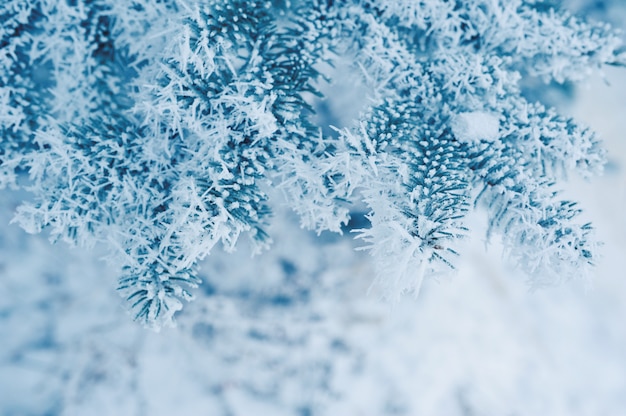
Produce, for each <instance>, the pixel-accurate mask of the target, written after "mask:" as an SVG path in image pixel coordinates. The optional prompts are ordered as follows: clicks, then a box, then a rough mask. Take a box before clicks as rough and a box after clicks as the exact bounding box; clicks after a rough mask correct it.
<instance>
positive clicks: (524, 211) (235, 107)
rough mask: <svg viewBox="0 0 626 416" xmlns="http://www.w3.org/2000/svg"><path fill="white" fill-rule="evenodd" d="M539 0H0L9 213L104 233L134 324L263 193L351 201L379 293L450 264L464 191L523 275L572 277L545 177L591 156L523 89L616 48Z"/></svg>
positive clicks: (164, 308) (566, 218) (573, 227)
mask: <svg viewBox="0 0 626 416" xmlns="http://www.w3.org/2000/svg"><path fill="white" fill-rule="evenodd" d="M550 4H551V2H541V1H531V0H511V1H504V0H502V1H500V0H489V1H486V0H458V1H454V2H450V1H447V0H426V1H399V2H398V1H370V0H340V1H322V0H314V1H299V0H297V1H291V2H290V1H274V2H270V1H243V0H219V1H218V0H203V1H199V0H190V1H184V2H183V1H178V0H164V1H157V2H155V1H148V0H99V1H86V0H79V1H73V2H68V1H65V0H44V1H23V0H6V1H3V2H2V5H0V21H1V22H3V24H2V27H1V28H0V133H1V136H2V142H0V188H4V187H7V186H18V184H20V185H23V186H25V187H26V189H28V190H29V191H31V192H32V196H33V197H32V199H31V200H29V201H26V202H24V204H23V205H22V206H20V207H19V208H18V210H17V214H16V218H15V221H16V222H18V223H19V224H21V225H22V226H23V227H24V228H25V229H27V230H28V231H30V232H37V231H41V230H43V229H47V230H48V231H49V233H50V236H51V238H52V239H54V240H56V239H60V240H64V241H67V242H69V243H71V244H80V245H93V244H95V243H96V242H100V243H103V244H105V245H106V246H108V247H109V248H110V251H111V257H112V259H113V264H115V265H116V266H117V267H119V270H120V276H121V277H120V280H119V284H118V288H119V290H120V293H121V294H122V296H123V297H124V298H125V299H126V301H127V302H128V305H129V309H130V310H132V313H133V315H134V316H135V318H136V319H138V320H140V321H142V322H143V323H144V324H146V325H148V326H151V327H155V328H158V327H160V326H162V325H168V324H172V323H173V321H172V319H173V318H172V317H173V315H174V313H175V312H176V311H177V310H179V309H180V307H181V302H180V300H190V299H192V297H193V296H192V289H193V288H194V287H196V286H197V285H198V283H199V280H198V278H197V274H196V265H197V262H198V261H199V260H201V259H203V258H204V257H205V256H207V255H209V254H210V252H211V250H212V249H213V248H214V247H215V246H216V245H218V244H219V245H222V246H223V247H225V248H226V249H227V250H234V249H235V248H236V246H237V243H238V241H239V240H240V237H242V236H247V238H248V239H249V241H250V242H251V244H252V246H253V248H254V251H255V252H260V251H261V250H263V249H265V248H267V247H268V246H269V245H270V244H271V237H270V235H268V233H267V231H266V229H267V224H268V222H269V221H270V218H271V213H272V209H273V207H275V206H276V204H280V203H282V202H281V201H277V198H276V197H275V196H272V197H271V198H270V195H274V194H275V192H274V190H280V191H282V193H283V195H284V196H285V197H286V200H287V202H288V204H289V205H290V206H291V207H292V208H293V210H294V211H295V212H296V213H297V214H298V215H299V216H300V218H301V223H302V225H304V226H306V227H308V228H311V229H314V230H315V231H317V232H318V233H320V232H322V231H335V232H341V231H342V230H344V229H345V228H346V225H347V224H348V222H349V219H350V216H351V214H352V213H354V212H356V211H363V210H365V211H366V218H368V219H369V226H366V227H363V229H360V230H358V232H359V238H361V239H362V240H363V241H364V242H365V243H366V247H367V248H368V249H369V250H370V251H371V253H372V255H373V256H374V258H375V259H376V263H377V267H378V280H377V282H379V283H380V284H381V285H382V286H383V287H384V288H385V293H386V294H387V295H388V296H390V297H395V296H397V295H398V294H399V293H402V292H406V291H416V290H418V288H419V285H420V284H421V281H422V279H423V278H424V277H426V276H429V275H432V274H433V273H439V272H445V271H446V270H448V269H449V268H450V267H453V264H454V262H455V257H456V256H457V247H456V245H457V242H458V241H459V239H460V238H462V237H463V235H464V234H465V233H466V231H467V228H466V227H467V226H466V224H465V218H466V216H467V214H468V212H469V211H470V209H473V208H474V207H482V208H484V209H485V210H486V211H487V215H488V217H489V234H491V233H500V234H502V236H503V240H504V242H505V245H506V247H507V249H508V251H509V253H510V258H511V259H513V261H515V262H518V263H519V265H520V267H521V268H523V269H524V270H526V271H527V272H529V273H530V275H531V277H532V278H533V280H534V281H536V282H538V283H544V282H551V281H554V280H559V279H561V278H563V277H567V276H571V275H576V274H577V273H579V271H580V270H581V269H583V268H584V266H587V265H589V264H592V263H593V259H594V256H595V251H594V244H595V243H594V240H593V237H592V228H591V226H590V225H589V224H586V223H583V222H581V221H580V220H579V215H578V214H579V212H580V209H579V208H578V207H577V206H576V205H575V204H574V203H572V202H569V201H565V200H562V199H561V197H560V196H559V193H558V190H557V189H556V188H555V186H556V185H555V184H557V183H559V181H560V180H561V179H562V178H564V177H565V176H566V174H568V173H569V172H571V171H576V172H579V173H581V174H582V175H589V174H593V173H595V172H597V171H599V170H601V167H602V163H603V161H604V154H603V151H602V150H601V149H600V147H599V144H598V141H597V139H596V137H595V135H594V134H593V132H590V131H589V130H588V129H586V128H584V127H581V126H579V125H578V124H577V123H576V122H575V121H574V120H571V119H569V118H566V117H562V116H560V115H559V114H558V113H557V112H556V111H554V110H553V109H551V108H547V107H546V106H545V105H543V104H541V103H537V102H533V101H532V100H529V99H528V98H527V97H526V96H525V95H524V94H522V91H523V88H522V87H524V86H526V85H532V82H531V81H533V80H536V79H539V80H544V81H551V82H552V81H555V82H565V81H577V80H580V79H582V78H583V77H584V76H585V75H586V74H588V73H590V72H592V71H593V70H594V69H597V68H600V67H601V66H602V65H607V64H610V65H623V64H624V57H623V56H622V55H620V52H619V51H620V50H621V49H620V48H621V40H620V38H619V36H618V35H617V34H615V33H613V32H612V31H611V29H610V28H608V27H607V26H605V25H600V24H590V23H586V22H584V21H582V20H580V19H577V18H575V17H573V16H571V15H569V14H567V13H566V12H564V11H561V10H555V9H553V8H551V7H550ZM333 68H343V69H345V71H346V72H348V73H349V74H348V75H346V74H338V73H337V72H338V71H335V70H333ZM347 78H350V82H352V83H354V84H353V85H358V86H359V87H358V89H359V91H360V92H359V94H357V96H358V97H361V98H357V99H354V100H352V101H353V102H354V104H355V106H357V105H358V106H360V109H361V112H360V116H358V117H357V118H356V119H355V120H352V121H346V122H344V124H343V125H341V124H340V123H337V121H338V120H345V117H343V115H341V114H329V111H328V109H329V108H337V106H336V105H335V107H333V105H332V102H333V99H334V98H336V97H333V94H334V92H335V90H334V89H333V88H332V85H333V83H335V84H337V83H342V82H347V81H346V80H347ZM326 83H327V84H329V85H331V87H329V88H322V87H323V86H324V85H326ZM322 90H324V91H329V92H328V94H327V96H326V97H324V96H323V94H322V93H321V91H322ZM336 90H337V91H346V90H350V88H337V89H336ZM362 97H365V98H366V99H362ZM329 102H330V103H331V104H328V103H329ZM339 102H350V101H349V99H348V100H346V99H345V98H343V100H339ZM339 111H341V109H339ZM346 114H357V111H356V109H350V110H349V111H346ZM331 125H335V126H338V127H336V128H335V130H334V131H333V130H332V128H330V126H331ZM26 173H28V178H26ZM550 276H552V277H550ZM225 278H226V277H225Z"/></svg>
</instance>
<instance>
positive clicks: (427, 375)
mask: <svg viewBox="0 0 626 416" xmlns="http://www.w3.org/2000/svg"><path fill="white" fill-rule="evenodd" d="M607 74H608V75H607V77H608V79H609V81H610V83H611V85H610V86H607V85H606V83H604V81H603V80H601V79H599V78H598V79H594V80H592V81H591V83H590V85H588V86H587V87H582V88H580V90H579V91H578V93H577V97H576V102H575V105H572V106H571V107H566V108H564V111H566V112H570V113H571V114H574V115H575V116H576V117H578V118H579V119H581V120H585V121H586V122H587V123H588V124H589V125H591V126H592V127H593V128H594V129H596V130H597V131H599V132H600V133H601V134H602V135H603V137H604V138H605V140H606V147H607V148H608V149H609V157H610V164H609V166H608V167H607V172H606V175H605V176H604V177H601V178H596V179H594V180H593V181H591V182H588V183H585V182H582V181H579V180H576V179H575V178H572V182H570V187H569V189H568V191H567V192H568V194H569V195H571V196H572V198H574V199H577V200H580V201H581V202H582V206H583V207H584V209H585V210H586V212H587V213H588V214H587V215H588V217H589V218H590V219H591V220H593V222H594V224H595V225H596V227H597V229H598V233H599V234H600V236H601V239H602V240H603V241H604V242H605V245H604V247H603V248H602V252H603V254H604V257H603V259H602V260H601V261H600V262H599V264H598V266H597V273H596V276H594V278H593V279H592V280H591V281H588V282H587V281H575V282H571V283H568V284H565V285H563V286H559V287H556V288H551V289H545V290H540V291H535V292H530V291H529V290H528V287H527V286H526V285H525V283H524V278H523V276H519V275H517V274H516V273H515V272H512V271H509V270H507V269H506V268H505V267H504V266H503V265H502V264H501V262H500V261H499V257H500V254H499V250H498V247H497V242H494V243H493V244H491V245H490V246H489V247H488V248H485V245H484V243H483V241H481V240H480V238H475V239H473V240H470V241H468V242H467V247H466V256H465V257H464V263H463V264H462V265H461V267H460V268H459V273H458V274H457V275H456V276H454V277H452V278H450V279H445V280H440V281H434V280H429V281H427V282H425V285H424V287H423V290H422V292H421V294H420V296H419V298H418V299H413V298H407V299H404V300H403V301H402V302H401V303H400V304H398V305H395V306H394V307H389V306H388V305H385V304H381V303H379V302H378V301H377V300H376V297H375V296H368V295H367V289H368V286H369V284H370V282H371V280H372V273H371V267H370V264H369V263H368V258H367V256H366V255H365V254H363V253H357V252H353V251H352V246H353V242H352V241H351V240H350V239H349V238H338V237H333V236H323V237H322V239H321V242H320V239H318V238H317V237H316V236H314V235H310V234H308V233H306V232H304V231H301V230H299V229H298V226H297V224H296V223H290V222H289V221H281V222H280V223H279V227H278V228H276V229H275V230H274V233H273V235H274V236H275V240H276V244H275V246H274V248H273V250H272V251H271V252H270V253H266V254H265V255H264V256H262V257H259V258H253V259H251V258H250V256H249V254H248V253H247V251H246V249H245V247H242V248H241V249H240V250H239V251H238V252H237V253H235V254H232V255H231V254H225V253H219V252H216V253H214V254H213V255H212V256H211V259H210V260H209V262H207V263H206V264H204V265H203V268H202V275H203V279H204V281H205V283H204V285H203V286H202V287H201V288H200V290H199V291H198V299H197V300H196V301H195V302H193V303H191V304H189V305H187V307H186V309H185V310H184V311H183V313H181V314H180V316H179V318H178V327H177V328H176V329H167V330H163V331H162V332H160V333H153V332H150V331H147V330H144V329H142V328H141V327H139V326H137V325H136V324H134V323H133V322H132V321H131V320H130V318H129V317H128V316H127V315H126V312H125V311H124V310H122V308H121V306H120V305H121V301H120V299H119V297H118V295H117V294H116V292H115V290H114V287H115V276H114V274H113V273H112V272H111V271H109V270H107V267H106V264H105V263H103V262H101V261H99V260H98V254H97V253H95V252H93V251H92V252H87V251H84V250H81V249H69V248H67V247H66V246H64V245H56V246H51V245H50V244H49V243H48V242H47V240H46V237H45V236H30V235H27V234H25V233H24V232H23V231H21V230H20V229H19V228H18V227H16V226H15V225H8V221H9V220H10V218H11V210H12V209H13V207H14V206H15V204H16V201H14V200H13V199H11V198H16V199H17V198H18V195H8V196H6V194H3V197H4V198H5V199H4V200H3V201H2V204H0V210H1V211H0V224H1V225H0V227H1V229H0V230H1V231H0V414H2V415H153V416H158V415H197V414H203V415H233V416H235V415H237V416H238V415H243V416H247V415H302V416H305V415H355V416H356V415H371V416H378V415H385V414H387V415H445V416H448V415H450V416H455V415H459V416H460V415H466V416H468V415H520V416H521V415H529V416H530V415H532V416H535V415H567V416H577V415H581V416H582V415H588V416H602V415H605V416H609V415H615V416H620V415H624V414H626V324H625V323H624V322H625V321H626V279H625V277H626V273H625V270H626V255H624V253H626V141H625V140H624V139H623V137H622V135H623V132H626V117H624V115H626V70H624V69H621V70H619V69H612V70H607ZM284 216H285V217H287V216H288V215H287V214H284ZM476 221H477V222H480V218H477V219H476Z"/></svg>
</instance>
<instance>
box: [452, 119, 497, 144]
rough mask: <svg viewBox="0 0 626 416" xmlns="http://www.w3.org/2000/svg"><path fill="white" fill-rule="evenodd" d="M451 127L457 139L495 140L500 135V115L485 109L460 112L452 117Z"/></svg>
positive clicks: (468, 141)
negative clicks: (487, 111)
mask: <svg viewBox="0 0 626 416" xmlns="http://www.w3.org/2000/svg"><path fill="white" fill-rule="evenodd" d="M450 127H451V128H452V132H453V133H454V135H455V136H456V138H457V140H459V141H461V142H465V143H471V142H478V141H480V140H486V141H489V142H493V141H495V140H496V139H498V137H499V132H500V121H499V120H498V116H497V115H495V114H492V113H486V112H483V111H472V112H467V113H460V114H457V115H455V116H454V117H453V118H452V122H451V125H450Z"/></svg>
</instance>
